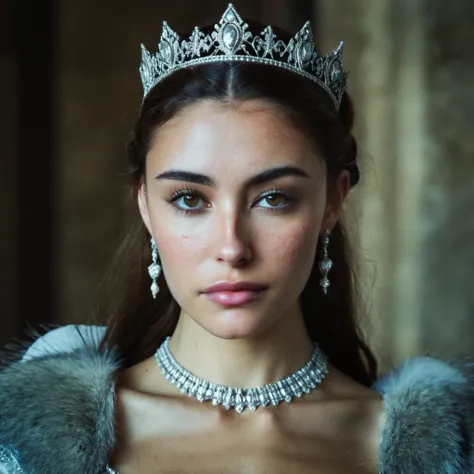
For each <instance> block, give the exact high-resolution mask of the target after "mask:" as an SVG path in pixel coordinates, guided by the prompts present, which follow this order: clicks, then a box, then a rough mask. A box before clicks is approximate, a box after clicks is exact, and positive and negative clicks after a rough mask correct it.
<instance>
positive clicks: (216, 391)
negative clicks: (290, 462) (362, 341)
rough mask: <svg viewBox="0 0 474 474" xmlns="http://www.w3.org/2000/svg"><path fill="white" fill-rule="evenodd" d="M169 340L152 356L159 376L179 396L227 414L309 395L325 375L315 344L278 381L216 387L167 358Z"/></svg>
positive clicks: (324, 366)
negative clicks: (220, 407)
mask: <svg viewBox="0 0 474 474" xmlns="http://www.w3.org/2000/svg"><path fill="white" fill-rule="evenodd" d="M169 340H170V338H169V337H167V338H166V339H165V340H164V341H163V344H161V346H160V347H159V348H158V349H157V351H156V352H155V358H156V361H157V362H158V365H159V367H160V369H161V373H162V374H163V376H164V377H165V378H166V379H167V380H168V381H169V382H171V383H172V384H173V385H175V386H176V387H178V389H179V390H180V392H181V393H187V394H188V396H190V397H193V398H196V399H197V400H199V401H200V402H201V403H203V402H205V401H207V400H210V401H211V403H212V404H213V405H223V406H224V407H225V408H226V409H227V410H229V409H230V408H234V409H235V410H236V411H237V412H239V413H242V412H243V411H244V409H246V408H249V409H250V410H252V411H255V410H256V409H257V408H258V407H259V406H267V405H270V404H271V405H273V406H277V405H278V404H279V403H280V402H283V401H285V402H287V403H290V402H291V401H292V400H293V398H299V397H301V396H302V395H303V394H305V393H310V392H312V391H313V390H314V389H315V388H316V387H317V386H318V385H319V384H320V383H321V381H322V380H323V379H324V377H325V376H326V374H327V373H328V368H327V357H326V355H325V354H324V353H323V352H322V350H321V349H320V348H319V346H318V345H317V344H316V345H315V346H314V350H313V354H312V355H311V358H310V359H309V360H308V361H307V362H306V364H304V365H303V367H301V368H300V369H299V370H297V371H296V372H295V373H294V374H292V375H290V376H288V377H286V378H284V379H282V380H278V381H277V382H273V383H269V384H267V385H262V386H260V387H255V388H235V387H229V386H227V385H219V384H215V383H212V382H208V381H206V380H203V379H200V378H199V377H196V376H195V375H193V374H192V373H191V372H188V371H187V370H186V369H185V368H184V367H182V366H181V365H180V364H179V363H178V362H177V361H176V359H175V358H174V357H173V355H172V354H171V351H170V349H169V345H168V344H169Z"/></svg>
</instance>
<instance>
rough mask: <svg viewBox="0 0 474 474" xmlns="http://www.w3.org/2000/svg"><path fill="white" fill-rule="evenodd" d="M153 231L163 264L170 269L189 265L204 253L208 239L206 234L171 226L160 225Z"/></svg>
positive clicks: (178, 268)
mask: <svg viewBox="0 0 474 474" xmlns="http://www.w3.org/2000/svg"><path fill="white" fill-rule="evenodd" d="M153 231H154V235H155V238H156V242H157V246H158V251H159V253H160V256H161V261H162V263H163V266H164V267H167V268H169V270H170V271H173V269H177V270H178V271H179V270H180V269H181V270H182V269H183V268H186V267H189V264H190V262H192V261H193V258H196V257H197V256H199V255H200V254H201V253H202V250H203V248H204V246H205V243H206V240H208V238H207V239H206V237H205V235H202V236H200V235H199V234H196V233H193V234H192V235H191V234H187V233H183V232H176V231H172V230H171V226H170V227H168V228H166V227H165V226H162V225H160V226H159V228H156V229H153ZM181 273H183V272H181Z"/></svg>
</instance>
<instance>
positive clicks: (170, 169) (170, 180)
mask: <svg viewBox="0 0 474 474" xmlns="http://www.w3.org/2000/svg"><path fill="white" fill-rule="evenodd" d="M278 170H280V171H278ZM146 176H147V177H146V183H145V184H144V185H142V186H141V188H140V192H139V206H140V211H141V213H142V217H143V219H144V222H145V224H146V226H147V227H148V230H149V231H150V233H151V234H152V235H153V236H154V237H155V240H156V243H157V247H158V252H159V255H160V260H161V264H162V268H163V273H164V277H165V278H166V281H167V284H168V286H169V288H170V291H171V293H172V295H173V297H174V298H175V299H176V301H177V302H178V304H179V305H180V307H181V311H182V312H181V317H190V318H192V319H193V320H194V321H195V322H196V323H197V324H199V325H200V326H201V327H203V328H204V329H205V330H207V331H208V332H210V333H212V334H214V335H216V336H218V337H221V338H224V339H233V338H245V337H251V336H252V335H257V334H258V333H260V332H262V331H264V330H266V329H268V328H269V327H270V326H271V325H273V324H276V323H277V322H278V320H279V319H280V318H282V317H284V316H285V315H286V314H288V312H289V311H291V308H294V307H295V304H296V303H297V300H298V297H299V295H300V294H301V292H302V291H303V288H304V286H305V284H306V282H307V280H308V278H309V275H310V272H311V268H312V265H313V261H314V258H315V252H316V246H317V241H318V236H319V234H320V233H322V232H323V231H324V230H325V229H326V228H332V227H333V226H334V225H335V223H336V221H337V218H338V213H339V211H340V206H341V204H342V201H343V199H344V197H345V195H346V194H347V190H348V184H347V180H345V184H342V185H341V186H339V188H340V192H336V193H335V198H334V199H332V198H331V201H330V202H327V196H326V194H327V193H326V178H325V165H324V163H323V161H322V160H321V158H320V157H318V156H317V154H316V152H315V151H314V149H313V148H312V147H311V145H310V143H309V142H308V141H307V139H306V138H305V136H304V135H303V134H302V133H300V132H299V131H298V130H296V129H295V128H294V127H293V126H292V125H291V124H290V122H288V121H287V120H285V118H284V117H283V115H282V113H281V112H278V110H277V109H276V108H274V107H273V108H272V107H271V106H270V105H268V104H265V103H264V102H261V101H248V102H245V103H242V104H239V105H236V104H233V105H224V104H221V103H217V102H214V101H202V102H199V103H197V104H195V105H193V106H191V107H188V108H187V109H185V110H184V111H182V113H181V114H180V115H179V116H177V117H175V118H174V119H173V120H172V121H170V122H168V123H166V124H165V125H164V126H162V127H160V129H159V130H158V132H157V133H156V136H155V137H154V140H153V143H152V145H151V148H150V150H149V153H148V155H147V162H146ZM241 280H244V281H250V282H255V283H260V284H263V285H265V286H266V287H267V289H266V290H265V291H263V292H261V293H259V294H258V297H257V298H256V299H254V300H252V301H250V302H247V303H244V304H237V305H236V304H233V305H226V304H222V303H221V302H216V301H214V300H212V299H210V298H209V297H208V295H206V294H205V293H204V292H205V290H206V288H208V287H209V286H210V285H212V284H214V283H216V282H220V281H230V282H235V281H241Z"/></svg>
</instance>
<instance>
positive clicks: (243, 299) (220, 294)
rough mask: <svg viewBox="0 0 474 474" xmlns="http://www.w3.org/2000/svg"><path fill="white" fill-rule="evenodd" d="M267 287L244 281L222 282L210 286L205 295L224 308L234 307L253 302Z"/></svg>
mask: <svg viewBox="0 0 474 474" xmlns="http://www.w3.org/2000/svg"><path fill="white" fill-rule="evenodd" d="M266 289H267V286H265V285H262V284H260V283H252V282H246V281H238V282H227V281H222V282H219V283H216V284H214V285H211V286H210V287H209V288H207V289H206V290H205V292H204V293H205V295H206V296H207V298H208V299H210V300H211V301H215V302H216V303H220V304H222V305H225V306H236V305H241V304H244V303H248V302H250V301H253V300H255V299H257V298H259V297H260V296H261V294H262V293H263V292H264V291H265V290H266Z"/></svg>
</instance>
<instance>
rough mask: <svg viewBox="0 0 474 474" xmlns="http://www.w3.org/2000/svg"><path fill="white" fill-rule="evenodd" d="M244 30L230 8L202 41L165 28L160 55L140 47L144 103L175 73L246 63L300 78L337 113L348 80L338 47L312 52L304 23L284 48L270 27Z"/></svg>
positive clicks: (200, 35)
mask: <svg viewBox="0 0 474 474" xmlns="http://www.w3.org/2000/svg"><path fill="white" fill-rule="evenodd" d="M248 28H249V27H248V24H247V23H245V22H244V21H243V20H242V18H241V17H240V16H239V14H238V13H237V11H236V10H235V8H234V7H233V5H232V4H229V6H228V7H227V9H226V11H225V13H224V15H223V16H222V18H221V20H220V21H219V23H217V24H216V25H214V31H213V32H212V33H211V34H210V35H205V34H204V33H203V32H202V31H200V30H199V28H198V27H195V28H194V31H193V33H192V34H191V36H190V38H189V39H188V40H182V39H181V38H180V36H179V35H178V34H177V33H175V32H174V31H173V30H172V29H171V28H170V27H169V26H168V24H167V23H166V22H163V32H162V35H161V39H160V43H159V46H158V48H159V49H158V51H157V52H156V53H150V52H149V51H148V50H147V49H146V48H145V46H144V45H143V44H142V45H141V48H142V62H141V65H140V78H141V81H142V84H143V90H144V92H143V97H144V98H145V97H146V96H147V94H148V93H149V91H150V90H151V89H152V88H153V87H154V86H155V85H156V84H157V83H158V82H160V81H161V80H163V79H164V78H165V77H167V76H169V75H170V74H171V73H173V72H174V71H176V70H178V69H183V68H188V67H191V66H197V65H200V64H206V63H213V62H222V61H245V62H253V63H260V64H270V65H273V66H278V67H281V68H284V69H287V70H290V71H293V72H296V73H297V74H300V75H302V76H304V77H306V78H308V79H310V80H312V81H314V82H316V83H317V84H318V85H319V86H320V87H322V88H323V89H324V90H325V91H326V92H327V93H328V94H329V95H330V97H331V99H332V100H333V102H334V104H335V106H336V108H337V109H338V108H339V105H340V102H341V99H342V95H343V93H344V90H345V87H346V78H347V75H346V73H345V72H344V70H343V68H342V42H341V44H340V45H339V47H338V48H337V49H335V50H334V51H333V52H332V53H330V54H328V55H327V56H319V55H318V54H317V53H316V51H315V45H314V41H313V33H312V30H311V24H310V22H309V21H308V22H307V23H306V24H305V25H304V26H303V28H302V29H301V30H300V31H299V32H298V33H297V34H296V35H295V36H294V37H293V38H292V39H291V40H290V41H289V42H288V43H285V42H284V41H283V40H281V39H278V38H277V36H276V34H275V33H274V31H273V29H272V27H271V26H267V27H266V28H265V29H264V30H263V31H262V32H261V33H260V35H253V34H252V33H251V32H250V31H248Z"/></svg>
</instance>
